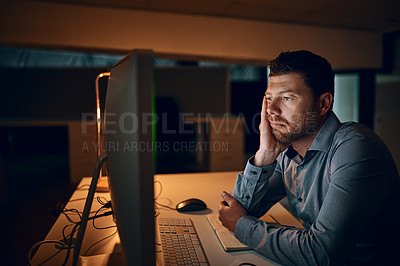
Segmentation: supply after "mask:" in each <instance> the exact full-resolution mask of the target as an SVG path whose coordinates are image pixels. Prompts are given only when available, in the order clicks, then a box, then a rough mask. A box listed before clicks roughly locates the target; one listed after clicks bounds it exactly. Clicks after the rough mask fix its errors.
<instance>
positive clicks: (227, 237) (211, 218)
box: [207, 214, 251, 251]
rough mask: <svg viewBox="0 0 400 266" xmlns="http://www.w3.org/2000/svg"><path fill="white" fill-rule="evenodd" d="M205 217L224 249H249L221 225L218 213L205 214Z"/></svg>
mask: <svg viewBox="0 0 400 266" xmlns="http://www.w3.org/2000/svg"><path fill="white" fill-rule="evenodd" d="M207 219H208V222H209V223H210V225H211V227H212V228H213V229H214V232H215V234H216V235H217V237H218V239H219V242H221V245H222V247H223V248H224V250H225V251H237V250H248V249H251V248H250V247H249V246H247V245H245V244H243V243H242V242H240V241H239V240H238V239H237V238H236V237H235V235H234V234H233V233H232V232H231V231H229V230H228V229H227V228H225V227H224V226H222V224H221V221H220V220H219V219H218V215H215V214H210V215H207Z"/></svg>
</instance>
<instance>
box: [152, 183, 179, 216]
mask: <svg viewBox="0 0 400 266" xmlns="http://www.w3.org/2000/svg"><path fill="white" fill-rule="evenodd" d="M154 184H159V185H160V192H158V195H157V196H155V197H154V203H155V204H156V205H159V206H161V207H164V208H167V209H170V210H176V208H173V207H170V206H168V205H164V204H161V203H158V202H157V199H158V198H159V197H160V196H161V193H162V183H161V182H160V181H154ZM155 208H157V210H158V207H157V206H155ZM157 216H158V215H157Z"/></svg>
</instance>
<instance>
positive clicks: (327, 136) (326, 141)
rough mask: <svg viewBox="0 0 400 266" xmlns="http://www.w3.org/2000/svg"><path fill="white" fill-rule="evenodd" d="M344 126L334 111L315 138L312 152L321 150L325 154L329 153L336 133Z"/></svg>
mask: <svg viewBox="0 0 400 266" xmlns="http://www.w3.org/2000/svg"><path fill="white" fill-rule="evenodd" d="M341 126H342V123H340V121H339V119H338V118H337V116H336V115H335V113H334V112H333V111H332V112H331V113H330V114H329V116H328V117H327V118H326V120H325V122H324V124H323V125H322V127H321V128H320V130H319V131H318V133H317V136H315V139H314V141H313V142H312V143H311V146H310V148H309V149H308V150H309V151H310V150H319V151H323V152H327V151H328V150H329V147H330V146H331V144H332V141H333V137H334V136H335V134H336V131H337V130H338V129H339V128H340V127H341Z"/></svg>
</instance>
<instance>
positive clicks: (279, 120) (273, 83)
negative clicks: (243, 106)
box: [265, 74, 321, 144]
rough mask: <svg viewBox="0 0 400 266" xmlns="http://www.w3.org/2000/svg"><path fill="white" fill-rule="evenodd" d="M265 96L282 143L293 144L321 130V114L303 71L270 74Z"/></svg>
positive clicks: (275, 132)
mask: <svg viewBox="0 0 400 266" xmlns="http://www.w3.org/2000/svg"><path fill="white" fill-rule="evenodd" d="M265 95H266V97H267V102H268V106H267V119H268V120H269V122H270V125H271V128H272V134H273V135H274V136H275V138H276V139H277V140H278V141H279V142H282V143H286V144H290V143H292V142H294V141H297V140H300V139H302V138H305V137H307V135H314V134H315V133H316V132H317V130H318V128H319V125H320V123H321V117H320V116H319V114H318V112H317V106H316V103H315V101H314V98H313V96H312V93H311V89H310V88H309V87H307V86H306V85H305V84H304V82H303V79H302V77H301V75H300V74H284V75H279V76H272V77H270V81H269V84H268V89H267V92H266V93H265Z"/></svg>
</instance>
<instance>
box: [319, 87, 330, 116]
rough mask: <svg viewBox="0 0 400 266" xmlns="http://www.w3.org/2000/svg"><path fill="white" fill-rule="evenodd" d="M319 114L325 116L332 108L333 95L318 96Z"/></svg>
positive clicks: (328, 93) (326, 93)
mask: <svg viewBox="0 0 400 266" xmlns="http://www.w3.org/2000/svg"><path fill="white" fill-rule="evenodd" d="M318 102H319V114H320V115H321V116H322V115H325V114H326V113H327V112H328V111H329V110H330V109H331V106H332V103H333V95H332V93H330V92H325V93H324V94H321V96H319V101H318Z"/></svg>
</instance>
